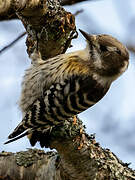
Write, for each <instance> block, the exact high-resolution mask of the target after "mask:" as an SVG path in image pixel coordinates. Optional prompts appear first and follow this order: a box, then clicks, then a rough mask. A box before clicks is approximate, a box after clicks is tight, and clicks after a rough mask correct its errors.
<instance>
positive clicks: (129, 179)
mask: <svg viewBox="0 0 135 180" xmlns="http://www.w3.org/2000/svg"><path fill="white" fill-rule="evenodd" d="M44 139H46V140H47V142H45V144H44V145H45V146H46V147H50V148H51V149H52V148H55V149H56V150H57V152H58V153H54V152H50V153H49V152H48V153H44V152H43V151H41V150H31V149H30V150H28V151H26V152H19V153H16V154H13V153H11V154H10V153H6V152H3V153H1V157H0V165H1V166H0V167H1V168H0V177H2V178H1V180H3V179H4V178H5V177H9V179H10V178H11V179H12V178H13V177H14V178H15V179H21V180H28V179H29V176H31V178H30V179H31V180H34V179H35V177H38V180H43V179H46V178H45V177H47V179H48V180H49V179H57V180H74V179H78V180H82V179H85V180H93V179H95V180H104V179H108V180H109V179H118V180H133V179H135V172H134V171H133V170H131V169H130V168H128V164H126V163H125V164H124V163H123V162H122V161H120V160H119V159H118V158H117V157H116V156H115V155H114V154H113V153H112V152H111V151H110V150H109V149H103V148H101V147H100V145H99V143H97V142H96V140H95V137H94V135H91V136H89V135H87V134H86V132H85V129H84V127H83V125H82V122H81V121H80V120H79V119H77V122H76V124H73V122H72V119H71V121H65V122H64V124H63V126H61V127H55V128H54V129H53V130H52V132H51V133H49V134H48V135H47V134H45V135H44ZM3 164H4V166H3ZM7 169H8V171H7Z"/></svg>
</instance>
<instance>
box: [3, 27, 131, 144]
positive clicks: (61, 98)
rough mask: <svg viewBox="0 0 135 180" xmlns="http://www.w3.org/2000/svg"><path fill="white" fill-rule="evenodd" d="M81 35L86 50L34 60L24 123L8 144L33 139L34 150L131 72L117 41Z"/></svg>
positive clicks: (25, 89) (27, 78)
mask: <svg viewBox="0 0 135 180" xmlns="http://www.w3.org/2000/svg"><path fill="white" fill-rule="evenodd" d="M80 32H81V33H82V35H83V36H84V37H85V39H86V42H87V46H86V48H85V49H84V50H79V51H75V52H71V53H66V54H60V55H58V56H56V57H53V58H50V59H47V60H45V61H44V60H42V58H41V57H40V54H38V53H34V54H33V55H32V56H31V58H32V64H31V67H30V68H29V69H28V70H26V73H25V75H24V79H23V82H22V91H21V97H20V103H19V106H20V109H21V111H22V115H23V119H22V121H21V122H20V124H19V125H18V126H17V127H16V128H15V129H14V131H13V132H12V133H11V134H10V135H9V137H8V138H9V139H11V140H9V141H7V142H6V144H7V143H10V142H12V141H15V140H17V139H20V138H21V137H23V136H25V135H29V140H30V143H31V145H32V146H34V145H35V144H36V142H37V141H40V135H41V134H42V133H43V132H45V131H46V130H48V129H50V128H51V127H53V126H57V125H59V124H61V123H62V122H64V120H65V119H69V118H71V117H73V116H75V115H77V114H78V113H80V112H83V111H85V110H86V109H88V108H89V107H91V106H93V105H94V104H96V103H97V102H98V101H99V100H101V99H102V98H103V96H104V95H105V94H106V93H107V91H108V89H109V87H110V85H111V83H112V82H113V81H114V80H116V79H117V78H118V77H119V76H120V75H121V74H122V73H123V72H125V70H126V69H127V67H128V64H129V53H128V51H127V49H126V47H125V46H124V45H123V44H122V43H120V42H119V41H118V40H117V39H115V38H113V37H112V36H110V35H106V34H99V35H90V34H88V33H86V32H84V31H83V30H80ZM44 141H45V140H44Z"/></svg>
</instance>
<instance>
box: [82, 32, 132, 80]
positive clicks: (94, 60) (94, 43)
mask: <svg viewBox="0 0 135 180" xmlns="http://www.w3.org/2000/svg"><path fill="white" fill-rule="evenodd" d="M80 32H81V33H82V35H83V36H84V37H85V38H86V40H87V43H88V46H87V50H88V51H89V56H90V57H89V60H90V63H91V64H92V65H93V68H94V69H95V71H96V73H98V74H100V75H102V76H105V77H114V79H116V78H117V77H119V76H120V75H121V74H122V73H123V72H124V71H125V70H126V69H127V67H128V63H129V53H128V51H127V49H126V47H125V46H124V45H123V44H122V43H121V42H119V41H118V40H117V39H115V38H113V37H112V36H110V35H106V34H100V35H89V34H87V33H86V32H84V31H82V30H80Z"/></svg>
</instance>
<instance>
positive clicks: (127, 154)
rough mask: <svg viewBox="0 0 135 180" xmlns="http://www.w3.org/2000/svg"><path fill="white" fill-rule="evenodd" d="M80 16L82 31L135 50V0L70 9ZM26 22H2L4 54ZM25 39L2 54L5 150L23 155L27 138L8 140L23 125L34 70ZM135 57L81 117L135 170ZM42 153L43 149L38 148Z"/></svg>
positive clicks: (80, 42)
mask: <svg viewBox="0 0 135 180" xmlns="http://www.w3.org/2000/svg"><path fill="white" fill-rule="evenodd" d="M65 8H66V9H67V10H69V11H71V12H72V13H75V12H76V11H78V10H81V9H83V12H82V13H80V14H79V15H78V16H77V17H76V25H77V28H80V29H83V30H85V31H87V32H89V33H94V34H96V33H106V34H111V35H113V36H114V37H116V38H117V39H119V40H120V41H121V42H123V43H124V44H125V45H128V46H129V45H130V46H133V47H135V33H134V32H135V2H134V0H128V1H127V0H99V1H98V0H97V1H93V2H90V1H87V2H83V3H79V4H76V5H73V6H66V7H65ZM24 31H25V30H24V28H23V25H22V24H21V22H20V21H18V20H14V21H5V22H0V49H1V48H2V47H4V46H5V45H7V44H8V43H9V42H11V41H12V40H14V39H15V38H16V37H17V36H18V35H19V34H20V33H22V32H24ZM25 38H26V37H24V38H23V39H21V40H20V41H19V42H18V43H16V44H15V45H14V46H13V47H12V48H10V49H8V50H6V51H5V52H4V53H2V54H0V151H3V150H4V151H12V152H16V151H20V150H25V149H26V148H30V147H31V146H30V144H29V142H28V140H27V138H23V139H21V140H18V141H16V142H14V143H11V144H9V145H3V143H4V142H5V141H6V140H7V136H8V134H9V133H11V132H12V130H13V129H14V128H15V127H16V125H17V124H18V123H19V122H20V121H21V112H20V111H19V108H18V105H17V101H18V99H19V95H20V90H21V81H22V77H23V75H24V71H25V69H26V68H28V67H29V65H30V60H29V58H28V55H27V53H26V47H25ZM72 45H73V48H70V49H69V50H68V51H74V50H78V49H83V48H84V47H85V45H86V42H85V41H84V39H83V37H82V36H81V34H79V38H78V39H77V40H73V41H72ZM134 79H135V54H134V53H133V52H130V65H129V68H128V70H127V71H126V72H125V73H124V74H123V75H122V76H121V77H120V78H119V79H118V80H116V81H115V82H114V83H113V84H112V86H111V88H110V90H109V92H108V93H107V95H106V96H105V97H104V98H103V99H102V100H101V101H100V102H99V103H97V104H96V105H95V106H93V107H92V108H90V109H88V110H87V111H85V112H83V113H81V114H80V117H81V119H82V120H83V122H84V124H85V125H86V127H87V132H88V133H96V139H97V141H98V142H100V144H101V146H102V147H104V148H110V149H111V151H113V152H114V153H115V154H116V155H117V156H118V157H119V158H120V159H121V160H123V161H124V162H131V163H132V164H131V165H130V167H132V168H134V169H135V109H134V108H135V95H134V94H135V93H134V92H135V83H134V82H135V80H134ZM36 147H37V148H40V146H39V144H37V145H36Z"/></svg>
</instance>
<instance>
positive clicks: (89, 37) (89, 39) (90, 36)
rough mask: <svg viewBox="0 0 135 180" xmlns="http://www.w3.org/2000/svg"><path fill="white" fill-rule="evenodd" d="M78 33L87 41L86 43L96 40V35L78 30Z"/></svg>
mask: <svg viewBox="0 0 135 180" xmlns="http://www.w3.org/2000/svg"><path fill="white" fill-rule="evenodd" d="M79 31H80V32H81V33H82V35H83V36H84V37H85V38H86V39H87V40H88V41H93V40H96V35H90V34H88V33H86V32H84V31H83V30H81V29H79Z"/></svg>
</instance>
